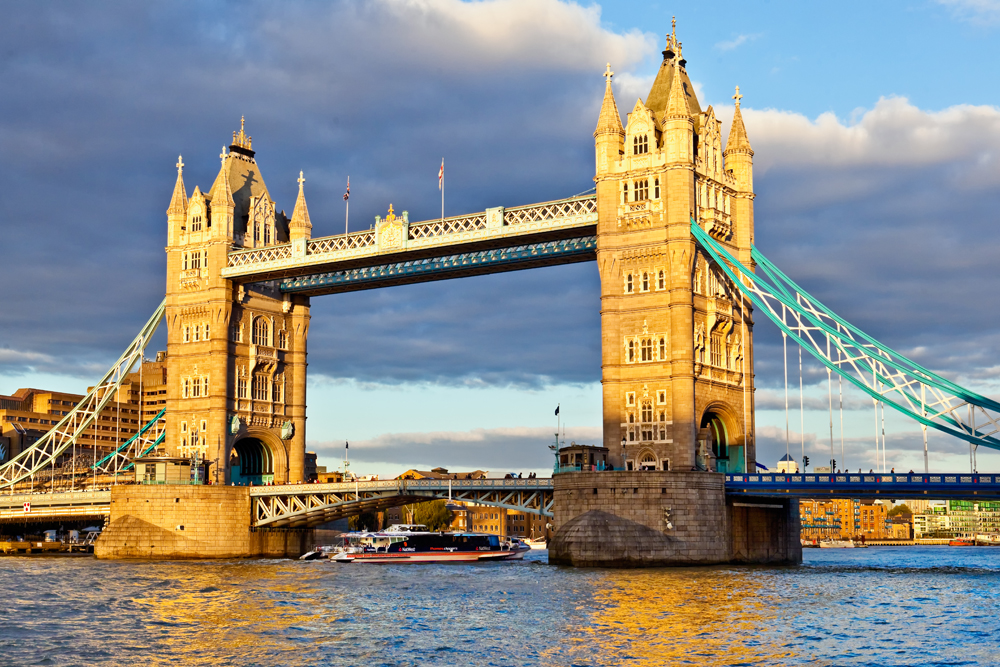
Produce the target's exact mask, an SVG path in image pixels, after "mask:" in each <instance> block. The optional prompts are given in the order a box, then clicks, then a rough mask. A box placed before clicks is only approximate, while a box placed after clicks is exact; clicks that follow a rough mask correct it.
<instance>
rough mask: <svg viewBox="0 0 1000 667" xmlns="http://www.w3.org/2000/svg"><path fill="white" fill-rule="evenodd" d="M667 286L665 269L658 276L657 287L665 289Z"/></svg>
mask: <svg viewBox="0 0 1000 667" xmlns="http://www.w3.org/2000/svg"><path fill="white" fill-rule="evenodd" d="M664 287H666V283H665V281H664V279H663V271H662V270H661V271H660V275H659V276H658V277H657V283H656V289H663V288H664Z"/></svg>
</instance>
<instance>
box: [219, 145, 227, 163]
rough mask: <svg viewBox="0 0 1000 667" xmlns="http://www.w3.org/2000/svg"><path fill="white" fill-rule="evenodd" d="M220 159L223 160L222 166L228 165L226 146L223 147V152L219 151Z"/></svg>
mask: <svg viewBox="0 0 1000 667" xmlns="http://www.w3.org/2000/svg"><path fill="white" fill-rule="evenodd" d="M219 159H220V160H222V166H223V167H224V166H226V147H225V146H223V147H222V152H221V153H219Z"/></svg>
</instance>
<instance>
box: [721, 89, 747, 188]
mask: <svg viewBox="0 0 1000 667" xmlns="http://www.w3.org/2000/svg"><path fill="white" fill-rule="evenodd" d="M742 98H743V96H742V95H740V87H739V86H736V94H735V95H733V99H734V100H735V101H736V110H735V111H734V112H733V125H732V127H730V128H729V138H728V139H727V140H726V150H725V151H723V152H722V155H723V158H724V160H725V164H726V170H727V171H729V172H730V173H731V174H732V175H733V178H735V179H736V189H737V190H739V191H740V192H748V193H752V192H753V149H752V148H750V140H749V139H747V129H746V126H744V125H743V113H742V112H741V111H740V100H741V99H742Z"/></svg>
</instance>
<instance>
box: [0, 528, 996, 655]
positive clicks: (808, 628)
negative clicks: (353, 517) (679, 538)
mask: <svg viewBox="0 0 1000 667" xmlns="http://www.w3.org/2000/svg"><path fill="white" fill-rule="evenodd" d="M0 596H2V602H0V664H2V665H47V664H51V665H130V664H136V665H139V664H142V665H167V664H170V665H177V666H180V665H223V664H226V665H294V666H296V667H299V666H302V665H366V666H369V665H370V666H377V665H620V664H629V665H801V664H810V665H879V667H888V666H890V665H996V664H998V663H1000V620H998V619H1000V548H988V547H895V548H893V547H880V548H869V549H855V550H849V549H836V550H819V549H807V550H806V552H805V563H804V564H803V565H802V566H800V567H782V568H765V567H712V568H689V569H656V570H596V569H590V570H576V569H571V568H562V567H554V566H550V565H548V564H546V554H545V552H544V551H533V552H531V553H530V554H529V555H528V558H526V560H525V561H523V562H512V563H484V564H470V565H461V564H449V565H433V564H426V565H394V564H389V565H372V564H368V565H361V564H352V565H337V564H332V563H318V562H309V563H307V562H299V561H290V560H248V561H226V562H214V561H194V562H186V561H159V562H146V561H97V560H94V559H92V558H89V557H88V558H69V557H63V558H59V557H45V558H42V557H19V558H13V557H9V558H2V559H0Z"/></svg>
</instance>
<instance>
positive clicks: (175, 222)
mask: <svg viewBox="0 0 1000 667" xmlns="http://www.w3.org/2000/svg"><path fill="white" fill-rule="evenodd" d="M187 212H188V198H187V190H186V189H185V188H184V160H183V159H182V158H181V156H180V155H178V156H177V182H176V183H174V194H173V195H172V196H171V197H170V205H169V206H167V244H168V245H172V244H174V243H177V242H178V240H179V239H180V233H181V230H182V229H184V223H185V222H186V221H187Z"/></svg>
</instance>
